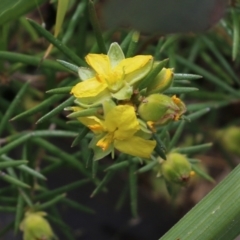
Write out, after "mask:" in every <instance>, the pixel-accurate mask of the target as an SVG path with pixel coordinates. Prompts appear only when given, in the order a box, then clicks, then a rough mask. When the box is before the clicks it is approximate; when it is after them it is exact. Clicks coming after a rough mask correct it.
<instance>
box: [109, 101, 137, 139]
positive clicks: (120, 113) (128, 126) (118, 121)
mask: <svg viewBox="0 0 240 240" xmlns="http://www.w3.org/2000/svg"><path fill="white" fill-rule="evenodd" d="M105 125H106V127H107V129H108V131H109V132H114V131H115V132H114V139H119V140H122V139H126V138H129V137H132V136H133V134H134V133H135V132H136V131H138V130H139V128H140V127H139V122H138V121H137V117H136V113H135V110H134V107H132V106H129V105H118V106H117V107H115V108H113V109H112V110H111V111H110V112H108V113H106V116H105Z"/></svg>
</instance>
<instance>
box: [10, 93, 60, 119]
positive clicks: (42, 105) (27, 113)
mask: <svg viewBox="0 0 240 240" xmlns="http://www.w3.org/2000/svg"><path fill="white" fill-rule="evenodd" d="M62 98H64V96H62V95H54V96H51V97H49V98H47V99H46V100H44V101H43V102H41V103H40V104H38V105H37V106H36V107H33V108H31V109H29V110H27V111H25V112H23V113H20V114H18V115H17V116H15V117H13V118H12V119H11V121H15V120H19V119H22V118H24V117H28V116H31V115H33V114H35V113H37V112H39V111H42V110H44V109H46V108H48V107H49V106H51V105H52V104H54V103H56V102H58V101H59V100H61V99H62Z"/></svg>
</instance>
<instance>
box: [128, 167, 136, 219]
mask: <svg viewBox="0 0 240 240" xmlns="http://www.w3.org/2000/svg"><path fill="white" fill-rule="evenodd" d="M135 172H136V164H131V165H130V166H129V193H130V206H131V212H132V216H133V217H134V218H136V217H137V216H138V213H137V174H135Z"/></svg>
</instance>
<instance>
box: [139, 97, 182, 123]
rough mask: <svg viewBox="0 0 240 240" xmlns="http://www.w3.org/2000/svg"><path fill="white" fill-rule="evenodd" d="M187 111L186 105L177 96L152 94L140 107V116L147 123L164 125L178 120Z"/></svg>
mask: <svg viewBox="0 0 240 240" xmlns="http://www.w3.org/2000/svg"><path fill="white" fill-rule="evenodd" d="M185 111H186V107H185V105H184V103H183V102H182V101H181V100H180V99H179V98H177V97H176V96H173V97H169V96H166V95H163V94H151V95H150V96H148V97H147V98H145V99H143V101H142V102H141V104H140V105H139V107H138V113H139V116H140V117H141V118H142V119H143V120H145V121H151V122H153V123H154V124H157V125H164V124H166V123H168V122H169V121H171V120H175V121H176V120H178V119H179V117H180V116H181V115H182V114H183V113H184V112H185Z"/></svg>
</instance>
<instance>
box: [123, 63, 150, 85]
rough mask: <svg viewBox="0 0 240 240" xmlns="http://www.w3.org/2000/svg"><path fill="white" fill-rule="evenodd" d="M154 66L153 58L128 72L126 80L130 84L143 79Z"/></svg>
mask: <svg viewBox="0 0 240 240" xmlns="http://www.w3.org/2000/svg"><path fill="white" fill-rule="evenodd" d="M152 66H153V59H152V60H149V62H148V63H146V64H145V65H144V66H143V67H141V68H139V69H137V70H135V71H133V72H131V73H129V74H126V76H125V78H124V80H125V81H126V82H128V83H129V84H130V85H133V84H135V83H136V82H138V81H139V80H141V79H143V78H144V77H145V76H146V75H147V74H148V73H149V72H150V71H151V69H152Z"/></svg>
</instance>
